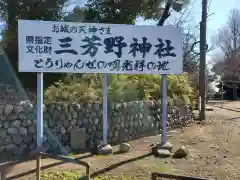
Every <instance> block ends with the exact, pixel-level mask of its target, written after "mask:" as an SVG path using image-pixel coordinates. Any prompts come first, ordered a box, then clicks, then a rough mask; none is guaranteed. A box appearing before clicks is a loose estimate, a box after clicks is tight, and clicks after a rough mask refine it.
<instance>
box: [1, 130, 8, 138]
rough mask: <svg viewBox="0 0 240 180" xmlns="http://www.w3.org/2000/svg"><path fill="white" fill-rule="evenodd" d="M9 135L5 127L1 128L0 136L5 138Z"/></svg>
mask: <svg viewBox="0 0 240 180" xmlns="http://www.w3.org/2000/svg"><path fill="white" fill-rule="evenodd" d="M6 135H7V132H6V130H5V129H4V128H0V138H3V137H5V136H6Z"/></svg>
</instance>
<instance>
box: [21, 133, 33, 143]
mask: <svg viewBox="0 0 240 180" xmlns="http://www.w3.org/2000/svg"><path fill="white" fill-rule="evenodd" d="M23 141H24V142H25V143H27V144H29V143H31V142H32V141H33V137H32V136H31V135H27V136H24V137H23Z"/></svg>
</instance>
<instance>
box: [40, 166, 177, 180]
mask: <svg viewBox="0 0 240 180" xmlns="http://www.w3.org/2000/svg"><path fill="white" fill-rule="evenodd" d="M153 171H155V172H163V173H173V172H174V170H173V169H172V167H171V166H170V165H168V164H161V165H157V166H155V167H154V168H153ZM142 175H144V176H145V175H146V174H142ZM60 179H61V180H79V179H80V180H85V178H84V177H83V173H82V172H79V171H76V170H71V171H60V172H52V171H43V172H42V173H41V180H60ZM137 179H140V177H138V175H136V176H135V175H127V176H126V175H123V174H122V175H120V176H114V175H101V176H98V177H95V178H94V180H137ZM86 180H87V179H86Z"/></svg>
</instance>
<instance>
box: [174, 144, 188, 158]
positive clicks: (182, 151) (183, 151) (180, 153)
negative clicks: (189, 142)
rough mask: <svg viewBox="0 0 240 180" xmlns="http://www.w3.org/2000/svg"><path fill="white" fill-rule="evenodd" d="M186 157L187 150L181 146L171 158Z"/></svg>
mask: <svg viewBox="0 0 240 180" xmlns="http://www.w3.org/2000/svg"><path fill="white" fill-rule="evenodd" d="M187 155H188V150H187V148H186V147H185V146H182V147H180V148H179V149H178V150H177V151H176V152H175V153H174V154H173V158H184V157H186V156H187Z"/></svg>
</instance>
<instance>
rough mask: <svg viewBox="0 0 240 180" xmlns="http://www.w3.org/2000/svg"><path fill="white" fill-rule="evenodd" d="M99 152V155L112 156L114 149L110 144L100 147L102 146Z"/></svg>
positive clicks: (98, 149)
mask: <svg viewBox="0 0 240 180" xmlns="http://www.w3.org/2000/svg"><path fill="white" fill-rule="evenodd" d="M97 152H98V154H102V155H108V154H112V152H113V148H112V146H111V145H109V144H107V145H100V146H98V147H97Z"/></svg>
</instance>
